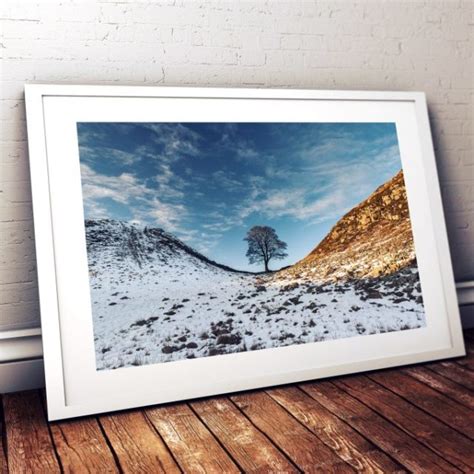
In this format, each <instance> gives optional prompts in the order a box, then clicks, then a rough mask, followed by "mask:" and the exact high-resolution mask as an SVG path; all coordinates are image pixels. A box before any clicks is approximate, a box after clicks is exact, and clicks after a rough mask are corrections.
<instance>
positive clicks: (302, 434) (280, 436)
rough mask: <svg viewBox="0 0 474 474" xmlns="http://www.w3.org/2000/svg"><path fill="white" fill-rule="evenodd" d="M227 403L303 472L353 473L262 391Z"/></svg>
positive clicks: (235, 398) (244, 395)
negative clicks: (245, 417) (232, 405)
mask: <svg viewBox="0 0 474 474" xmlns="http://www.w3.org/2000/svg"><path fill="white" fill-rule="evenodd" d="M231 400H232V401H233V402H234V403H236V404H237V406H238V407H239V408H240V409H241V410H242V411H243V412H244V413H245V414H246V415H247V416H248V417H249V418H250V420H251V421H252V423H254V424H255V425H256V426H257V427H258V428H259V429H260V430H262V431H263V432H264V433H265V434H266V435H267V436H268V437H269V438H270V439H271V440H272V441H273V442H274V443H275V444H276V445H277V446H279V448H280V449H281V450H282V451H283V452H284V453H285V454H286V455H287V456H288V457H290V458H291V459H292V460H293V462H294V463H295V464H296V465H297V466H298V467H299V468H300V469H301V470H302V471H304V472H309V471H311V472H315V471H319V472H354V469H352V468H351V467H350V466H349V464H347V463H346V462H344V460H342V459H341V458H340V457H339V456H337V454H336V453H335V452H334V451H332V450H331V449H330V448H328V447H327V446H326V445H325V444H324V443H323V442H322V441H321V440H320V439H319V438H318V437H317V436H315V435H314V433H312V432H311V431H310V430H308V429H307V428H305V427H304V426H303V425H302V424H301V423H299V422H298V421H297V420H296V419H295V418H294V417H293V416H291V415H290V414H289V413H288V412H287V411H286V410H285V409H284V408H282V407H281V406H280V405H279V404H278V403H276V402H275V400H273V399H272V398H271V397H270V396H269V395H268V394H266V393H265V392H253V393H247V394H239V395H235V396H232V397H231Z"/></svg>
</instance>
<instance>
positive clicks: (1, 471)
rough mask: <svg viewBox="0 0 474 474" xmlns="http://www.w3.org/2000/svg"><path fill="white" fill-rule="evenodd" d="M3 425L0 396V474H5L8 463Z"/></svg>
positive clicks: (0, 396) (0, 399)
mask: <svg viewBox="0 0 474 474" xmlns="http://www.w3.org/2000/svg"><path fill="white" fill-rule="evenodd" d="M4 428H5V424H4V422H3V403H2V395H0V474H7V472H8V463H7V450H6V439H5V436H4V432H5V430H4Z"/></svg>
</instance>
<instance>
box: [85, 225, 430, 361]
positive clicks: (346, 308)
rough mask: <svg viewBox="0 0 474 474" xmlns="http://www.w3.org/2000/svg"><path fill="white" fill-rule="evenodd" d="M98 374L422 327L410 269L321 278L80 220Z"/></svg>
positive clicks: (156, 234)
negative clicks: (263, 269)
mask: <svg viewBox="0 0 474 474" xmlns="http://www.w3.org/2000/svg"><path fill="white" fill-rule="evenodd" d="M86 238H87V248H88V259H89V273H90V284H91V297H92V310H93V311H92V312H93V322H94V336H95V347H96V363H97V368H98V369H99V370H103V369H116V368H120V367H128V366H133V365H143V364H151V363H159V362H168V361H173V360H180V359H184V358H195V357H206V356H212V355H217V354H225V353H232V352H239V351H248V350H257V349H265V348H270V347H280V346H285V345H292V344H302V343H309V342H317V341H322V340H327V339H338V338H343V337H351V336H358V335H367V334H376V333H382V332H389V331H397V330H404V329H412V328H418V327H421V326H424V325H425V319H424V312H423V306H422V301H421V289H420V286H419V282H418V273H417V270H416V267H415V266H410V265H407V266H405V267H404V268H402V269H400V270H398V271H396V272H393V273H391V274H390V275H385V276H381V277H378V278H371V279H359V280H354V281H351V280H347V279H346V280H344V281H342V280H341V281H319V280H316V279H312V278H310V277H308V275H306V274H305V275H301V274H299V273H298V274H296V273H288V272H285V271H283V272H280V273H276V274H268V275H257V274H249V273H241V272H236V271H235V270H232V269H230V268H228V267H225V266H222V265H219V264H217V263H215V262H212V261H211V260H209V259H207V258H206V257H205V256H203V255H201V254H200V253H198V252H196V251H195V250H193V249H192V248H190V247H188V246H187V245H185V244H184V243H183V242H181V241H180V240H179V239H177V238H176V237H174V236H172V235H171V234H169V233H166V232H164V231H163V230H161V229H147V228H144V229H143V228H139V227H136V226H134V225H130V224H127V223H124V222H119V221H113V220H96V221H86Z"/></svg>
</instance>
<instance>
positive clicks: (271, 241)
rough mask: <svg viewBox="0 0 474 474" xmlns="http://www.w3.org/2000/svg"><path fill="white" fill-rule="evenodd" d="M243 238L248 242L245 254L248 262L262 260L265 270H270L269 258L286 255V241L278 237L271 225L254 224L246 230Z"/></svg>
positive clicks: (280, 257)
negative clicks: (245, 235)
mask: <svg viewBox="0 0 474 474" xmlns="http://www.w3.org/2000/svg"><path fill="white" fill-rule="evenodd" d="M244 240H246V241H247V242H248V244H249V248H248V250H247V254H246V256H247V257H248V259H249V263H260V262H263V263H264V265H265V271H266V272H268V271H270V270H269V268H268V262H269V261H270V260H271V259H277V260H281V259H282V258H285V257H286V256H287V255H288V254H287V253H286V252H285V250H286V247H287V245H286V243H285V242H283V241H281V240H280V239H279V238H278V235H277V233H276V232H275V229H273V228H271V227H268V226H261V225H256V226H254V227H252V228H251V229H250V230H249V231H248V232H247V237H245V239H244Z"/></svg>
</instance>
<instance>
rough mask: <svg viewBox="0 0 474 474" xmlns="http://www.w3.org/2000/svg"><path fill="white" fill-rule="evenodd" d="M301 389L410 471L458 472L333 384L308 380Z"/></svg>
mask: <svg viewBox="0 0 474 474" xmlns="http://www.w3.org/2000/svg"><path fill="white" fill-rule="evenodd" d="M300 388H301V389H302V390H303V391H305V392H306V393H307V394H308V395H309V396H311V397H312V398H314V399H315V400H316V401H317V402H319V403H320V404H321V405H323V406H324V407H325V408H327V409H328V410H330V411H331V412H332V413H334V414H335V415H336V416H338V417H339V418H341V419H342V420H344V421H345V422H346V423H348V424H349V425H351V426H352V427H353V428H355V429H356V430H357V431H358V432H359V433H361V434H362V435H363V436H365V437H366V438H367V439H370V440H371V441H372V442H373V443H374V444H375V445H376V446H378V447H379V448H380V449H382V450H383V451H385V452H386V453H387V454H388V455H390V456H391V457H392V458H394V459H396V460H397V461H398V462H399V463H400V464H402V465H403V466H405V467H406V468H408V469H409V470H411V471H415V472H430V473H447V472H459V471H458V469H456V468H455V467H454V466H453V465H452V464H450V463H448V462H447V461H446V460H444V459H443V458H441V457H440V456H438V455H437V454H436V453H435V452H433V451H432V450H431V449H428V448H427V447H426V446H424V445H423V444H421V443H420V442H419V441H418V440H417V439H415V438H413V437H412V436H410V435H408V434H407V433H406V432H405V431H403V430H401V429H400V428H398V427H396V426H395V425H394V424H392V423H390V422H389V421H387V420H386V419H385V418H383V417H382V416H380V415H379V414H378V413H376V412H375V411H374V410H372V409H371V408H369V407H368V406H367V405H365V404H363V403H361V402H360V401H359V400H357V399H355V398H354V397H351V396H350V395H348V394H347V392H345V391H343V390H341V389H340V388H338V387H336V386H335V385H334V384H332V383H330V382H319V383H309V384H301V385H300Z"/></svg>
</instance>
